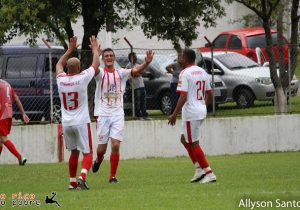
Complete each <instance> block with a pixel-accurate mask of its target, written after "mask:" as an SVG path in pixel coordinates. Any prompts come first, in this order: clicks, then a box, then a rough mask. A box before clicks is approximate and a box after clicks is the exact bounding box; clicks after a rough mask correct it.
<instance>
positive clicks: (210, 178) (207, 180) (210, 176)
mask: <svg viewBox="0 0 300 210" xmlns="http://www.w3.org/2000/svg"><path fill="white" fill-rule="evenodd" d="M216 181H217V177H216V176H215V175H214V174H213V173H209V174H206V176H205V177H204V178H203V179H202V180H201V182H200V183H201V184H205V183H210V182H216Z"/></svg>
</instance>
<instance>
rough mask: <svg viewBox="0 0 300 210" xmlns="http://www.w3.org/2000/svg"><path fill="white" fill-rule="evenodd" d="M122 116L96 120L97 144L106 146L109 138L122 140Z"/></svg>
mask: <svg viewBox="0 0 300 210" xmlns="http://www.w3.org/2000/svg"><path fill="white" fill-rule="evenodd" d="M123 130H124V115H120V116H100V117H98V118H97V138H98V144H107V143H108V141H109V138H113V139H116V140H119V141H122V140H123Z"/></svg>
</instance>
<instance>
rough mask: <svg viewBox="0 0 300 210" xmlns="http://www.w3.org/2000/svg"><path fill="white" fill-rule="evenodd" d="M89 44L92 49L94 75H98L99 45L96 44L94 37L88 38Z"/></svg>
mask: <svg viewBox="0 0 300 210" xmlns="http://www.w3.org/2000/svg"><path fill="white" fill-rule="evenodd" d="M90 43H91V48H92V53H93V62H92V66H93V67H94V69H95V75H97V74H98V73H99V66H100V59H99V56H100V54H99V53H100V52H99V49H100V45H99V44H98V41H97V38H96V37H95V36H91V37H90Z"/></svg>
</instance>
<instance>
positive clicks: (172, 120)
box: [168, 114, 176, 125]
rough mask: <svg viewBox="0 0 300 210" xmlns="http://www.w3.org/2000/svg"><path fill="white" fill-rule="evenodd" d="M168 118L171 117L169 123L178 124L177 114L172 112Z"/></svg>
mask: <svg viewBox="0 0 300 210" xmlns="http://www.w3.org/2000/svg"><path fill="white" fill-rule="evenodd" d="M168 119H169V122H168V124H169V125H175V124H176V115H173V114H172V115H170V116H169V118H168Z"/></svg>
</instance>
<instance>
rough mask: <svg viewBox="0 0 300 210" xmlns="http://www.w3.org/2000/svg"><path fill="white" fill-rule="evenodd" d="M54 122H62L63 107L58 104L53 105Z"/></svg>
mask: <svg viewBox="0 0 300 210" xmlns="http://www.w3.org/2000/svg"><path fill="white" fill-rule="evenodd" d="M53 122H54V123H61V108H60V105H58V104H56V105H54V106H53Z"/></svg>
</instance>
